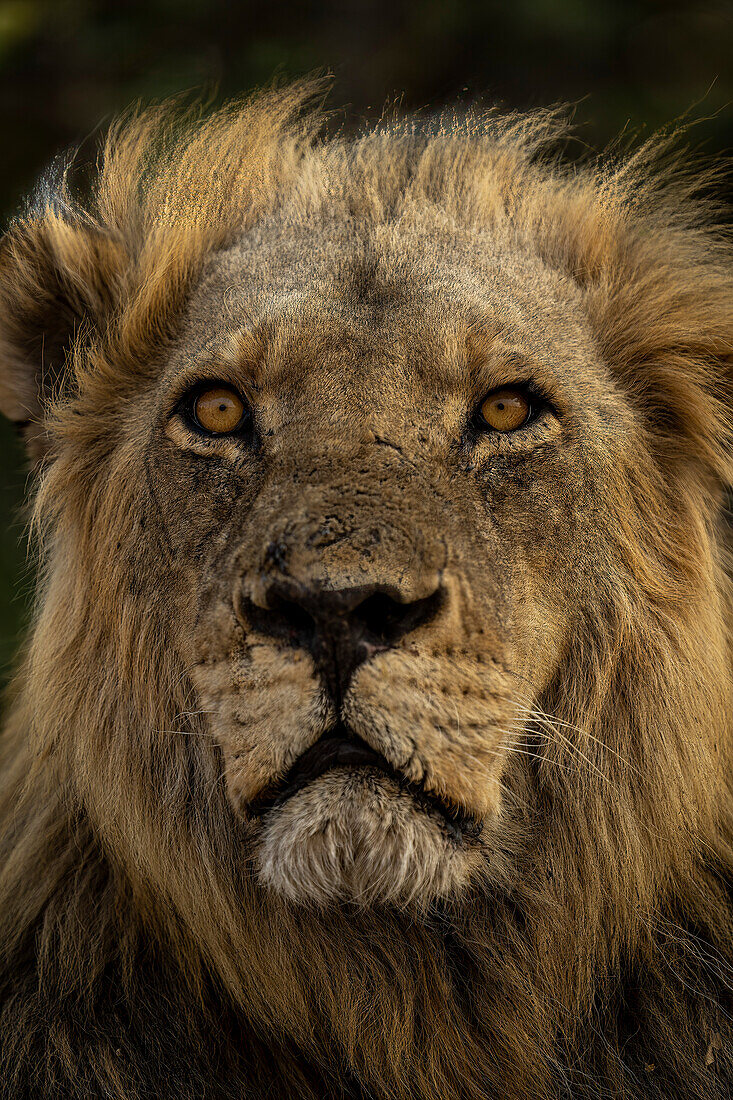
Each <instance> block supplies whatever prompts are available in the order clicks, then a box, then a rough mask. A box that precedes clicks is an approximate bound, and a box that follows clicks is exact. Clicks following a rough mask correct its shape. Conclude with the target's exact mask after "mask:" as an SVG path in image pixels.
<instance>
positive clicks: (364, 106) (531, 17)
mask: <svg viewBox="0 0 733 1100" xmlns="http://www.w3.org/2000/svg"><path fill="white" fill-rule="evenodd" d="M313 69H328V70H331V71H332V72H333V73H334V76H335V87H334V92H333V96H332V104H333V105H334V106H337V107H344V108H346V110H347V116H346V117H347V118H350V119H352V120H355V121H358V120H359V119H361V118H363V117H364V116H373V115H375V114H378V113H379V112H380V110H381V108H382V106H383V105H384V103H385V102H386V101H390V102H395V101H397V102H398V104H399V108H400V109H405V110H407V109H410V108H415V107H434V106H435V107H438V106H440V105H442V104H444V103H448V102H451V101H455V100H457V99H458V100H461V101H463V102H464V103H473V102H475V101H476V99H482V100H484V101H488V102H495V101H498V102H501V103H504V104H506V105H508V106H512V107H527V106H537V105H541V104H547V103H555V102H558V101H568V100H569V101H573V102H578V101H580V102H579V103H578V108H577V114H576V117H577V121H578V124H579V134H580V136H581V137H582V139H583V141H585V142H587V143H588V144H590V145H591V146H594V147H599V146H602V145H603V144H605V143H606V142H607V141H608V140H610V139H611V138H613V137H614V136H615V135H617V134H618V133H619V132H620V131H621V130H622V129H624V127H629V128H630V129H631V130H633V131H640V132H641V133H642V134H643V133H646V132H648V131H649V130H652V129H654V128H656V127H658V126H660V125H662V124H664V123H667V122H669V121H671V120H673V119H675V118H678V117H680V116H681V115H683V114H685V113H686V112H688V111H689V110H690V109H692V114H693V115H694V116H695V117H697V118H701V119H702V121H701V122H700V124H699V125H698V126H696V127H695V128H694V130H693V133H692V135H691V140H692V141H693V143H694V144H696V145H702V147H703V149H704V150H705V151H706V152H708V153H709V154H711V155H718V154H720V153H722V152H726V151H729V150H730V149H731V147H733V104H732V101H733V0H717V2H713V3H704V2H703V3H687V4H682V3H677V4H675V3H664V2H663V0H656V2H655V0H646V2H642V0H376V2H374V0H373V2H368V0H325V2H321V3H319V4H318V5H317V6H316V5H314V6H313V7H312V8H311V7H310V6H309V5H307V4H305V3H302V2H296V0H286V2H283V0H270V2H269V3H260V4H250V3H242V2H240V3H238V2H237V0H121V2H117V3H113V2H106V3H105V2H99V0H97V2H95V0H0V141H1V143H2V168H1V169H0V210H1V211H2V215H3V218H4V221H5V222H7V219H8V217H10V216H11V215H12V212H13V209H14V207H15V206H16V204H17V203H18V202H19V200H20V199H21V198H22V196H23V195H24V194H25V193H27V192H28V190H29V189H30V188H32V186H33V183H34V181H35V179H36V178H37V176H38V175H39V173H40V172H41V171H42V169H43V167H44V165H45V164H46V163H47V162H48V161H49V160H50V159H51V158H52V157H53V156H54V155H55V154H56V153H58V152H59V151H60V150H62V149H64V148H65V147H66V146H68V145H69V144H75V143H78V142H79V141H80V140H81V139H84V138H88V137H90V135H93V133H94V131H95V128H96V127H97V126H98V125H99V124H100V123H104V122H105V120H108V119H109V118H110V117H111V116H112V115H113V114H114V113H115V112H116V111H118V110H119V109H120V108H122V107H124V106H126V105H127V104H128V103H130V102H131V101H133V100H137V99H143V100H146V99H150V98H156V97H160V96H163V95H167V94H169V93H172V92H177V91H181V90H184V89H191V88H201V89H203V90H205V91H206V92H211V90H212V89H213V88H217V89H218V90H219V93H220V95H222V96H227V95H231V94H234V93H237V92H241V91H244V90H247V89H248V88H250V87H251V86H253V85H255V84H258V83H261V82H264V81H268V80H269V79H270V78H271V77H272V76H273V73H275V72H278V73H279V74H281V75H282V76H299V75H302V74H304V73H307V72H309V71H311V70H313ZM0 464H1V465H0V470H1V474H0V516H2V519H3V523H2V529H1V530H0V683H1V682H2V681H3V680H4V679H5V678H6V677H7V674H8V672H9V671H10V668H11V665H12V656H13V653H14V650H15V647H16V644H17V637H18V633H19V630H20V629H21V627H22V623H23V621H24V619H25V618H26V616H27V606H28V598H29V593H30V590H31V587H32V569H31V568H30V566H29V565H28V564H26V550H25V545H24V542H23V531H24V517H23V515H22V513H21V512H20V510H19V504H20V500H21V498H22V495H23V489H24V485H25V482H26V471H25V468H24V460H23V456H22V454H21V450H20V448H19V447H18V445H17V442H16V440H15V436H14V433H13V431H12V429H10V428H9V427H8V425H6V424H5V423H2V424H0Z"/></svg>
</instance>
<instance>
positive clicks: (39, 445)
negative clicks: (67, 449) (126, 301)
mask: <svg viewBox="0 0 733 1100" xmlns="http://www.w3.org/2000/svg"><path fill="white" fill-rule="evenodd" d="M123 262H124V260H123V248H122V246H121V244H120V243H119V241H116V240H114V239H112V237H111V236H110V235H109V234H108V233H105V232H103V231H102V230H101V229H100V228H99V227H98V226H95V225H94V224H93V223H91V222H89V221H85V220H84V219H82V218H78V219H70V218H67V217H64V216H62V215H60V214H59V213H57V212H55V211H53V210H50V209H49V210H46V211H45V212H43V213H42V214H41V215H38V216H32V217H31V216H28V217H26V218H25V219H22V220H19V221H17V222H16V223H15V224H14V225H13V226H12V228H11V229H10V230H9V231H8V233H7V234H6V235H5V237H3V239H2V241H0V412H2V413H4V414H5V416H7V417H9V418H10V419H11V420H14V421H15V422H16V423H17V424H19V425H20V426H21V427H22V428H23V430H24V433H25V435H26V438H27V442H28V446H29V450H30V452H31V454H32V456H33V457H34V458H40V457H41V456H42V454H43V453H44V451H45V430H44V418H45V412H46V409H47V407H48V404H49V403H50V401H51V400H52V398H53V397H54V396H55V395H57V394H58V393H60V392H61V391H62V389H63V387H64V385H65V383H66V381H67V373H68V367H67V356H68V352H69V349H70V348H71V346H72V344H73V342H74V340H75V338H76V336H77V334H78V333H79V331H80V330H83V331H89V330H94V329H95V328H96V329H100V328H101V327H102V326H104V324H105V323H106V321H107V320H108V318H109V316H110V314H111V312H112V310H113V308H114V305H115V302H116V300H117V297H118V294H119V287H120V283H121V275H122V270H123Z"/></svg>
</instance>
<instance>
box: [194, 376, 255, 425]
mask: <svg viewBox="0 0 733 1100" xmlns="http://www.w3.org/2000/svg"><path fill="white" fill-rule="evenodd" d="M245 413H246V408H245V404H244V401H242V398H241V397H240V396H239V394H238V393H236V392H235V390H230V389H229V388H228V387H227V386H212V387H211V389H209V390H202V392H201V393H200V394H199V395H198V397H197V398H196V399H195V401H194V403H193V415H194V419H195V420H196V423H197V424H198V426H199V427H201V428H203V429H204V431H205V432H211V434H212V435H224V434H226V433H227V432H233V431H236V429H237V428H238V427H239V426H240V425H241V423H242V421H243V419H244V416H245Z"/></svg>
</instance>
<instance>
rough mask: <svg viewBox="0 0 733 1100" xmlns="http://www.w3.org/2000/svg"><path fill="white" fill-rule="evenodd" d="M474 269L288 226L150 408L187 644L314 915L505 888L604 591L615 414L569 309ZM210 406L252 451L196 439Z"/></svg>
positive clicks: (213, 275) (247, 795)
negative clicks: (568, 682)
mask: <svg viewBox="0 0 733 1100" xmlns="http://www.w3.org/2000/svg"><path fill="white" fill-rule="evenodd" d="M452 251H453V248H452V245H451V241H450V240H446V239H442V238H441V237H439V236H434V237H430V236H428V235H426V234H425V233H424V232H422V233H420V232H417V231H413V232H412V233H405V234H404V235H403V236H401V237H398V238H396V239H393V240H392V241H390V242H386V241H385V242H383V243H382V242H375V241H371V242H364V241H360V242H356V243H354V242H353V241H350V240H349V234H348V233H347V232H341V233H335V232H334V231H333V230H332V229H331V231H330V232H328V231H327V230H326V229H324V227H318V229H317V231H314V232H312V233H311V234H310V235H306V234H303V235H302V236H301V237H300V238H296V239H293V238H292V236H291V238H290V239H289V240H286V238H285V233H284V231H281V230H280V229H279V228H278V227H277V226H273V227H271V229H270V232H269V235H265V236H263V235H262V234H261V233H260V234H258V238H257V242H256V244H255V242H250V241H247V240H246V239H245V240H244V241H243V242H242V243H240V244H239V245H237V246H236V247H235V248H233V249H232V250H230V251H229V252H228V253H226V254H225V255H224V256H223V257H219V258H217V259H216V260H215V261H213V262H212V263H211V264H210V266H209V270H208V273H207V275H206V277H205V278H204V280H203V282H202V285H201V287H200V289H199V291H198V293H197V295H196V296H195V298H194V301H193V303H192V305H191V308H190V311H189V315H188V321H187V324H186V328H185V331H184V333H183V335H182V337H181V339H180V341H179V344H178V346H177V348H176V349H175V350H174V352H173V353H172V354H171V356H170V358H169V361H168V364H167V366H166V369H165V371H164V373H163V377H162V380H161V381H160V383H159V386H158V400H159V412H158V416H157V419H156V422H155V424H154V426H153V428H152V430H151V435H150V442H149V459H148V470H149V476H151V477H152V478H154V481H155V496H156V499H157V500H158V501H159V502H160V507H161V511H162V519H163V522H164V527H165V530H166V538H167V539H169V540H170V544H171V555H172V560H173V563H174V571H175V575H176V576H177V578H178V592H179V596H180V602H179V607H178V610H177V627H176V636H177V639H178V643H177V644H178V645H179V646H180V651H181V654H182V657H183V660H184V662H185V664H186V666H187V667H188V668H189V669H190V670H191V675H192V679H193V682H194V685H195V688H196V691H197V693H198V702H197V706H198V709H199V710H200V711H201V712H202V713H203V716H204V717H205V720H206V722H207V724H208V730H209V731H210V733H211V735H212V736H213V738H214V740H215V742H216V744H217V745H218V746H219V747H220V749H221V754H222V758H223V768H224V774H225V782H226V790H227V795H228V799H229V801H230V803H231V806H232V807H233V809H234V811H235V813H236V814H237V815H238V817H239V818H240V819H241V820H242V821H243V822H244V823H245V826H246V832H247V835H248V837H249V840H250V843H251V845H252V853H253V855H254V859H255V862H256V866H257V869H258V876H259V879H260V881H261V882H262V883H263V884H266V885H267V886H268V887H271V888H273V889H275V890H276V891H279V892H280V893H281V894H283V895H285V896H286V897H288V898H290V899H292V900H295V901H315V902H318V903H326V902H329V901H333V900H336V899H341V900H349V901H356V902H361V903H376V902H389V903H394V904H399V905H405V904H408V903H410V902H411V901H412V900H415V899H420V902H421V904H424V903H425V902H429V901H431V900H433V899H436V898H441V897H447V896H450V895H452V894H455V893H457V892H459V891H460V890H462V889H463V888H464V887H465V886H466V885H467V884H468V883H469V882H470V881H472V880H473V879H474V878H475V877H476V876H478V875H484V876H485V875H487V874H488V875H489V876H490V875H491V874H492V869H493V870H494V871H495V872H496V873H498V868H493V863H492V847H493V846H494V844H495V841H496V838H497V835H500V834H501V831H502V829H503V827H504V824H503V818H502V774H503V770H504V767H505V762H506V759H507V754H508V753H510V752H511V751H512V749H513V748H516V742H517V740H518V739H519V740H521V731H522V728H523V726H524V724H525V721H526V717H527V715H528V713H529V712H530V711H531V708H532V706H533V704H534V702H535V701H536V699H537V697H538V695H539V694H540V693H541V692H542V690H543V689H544V688H545V687H546V685H547V684H548V682H549V681H550V680H551V678H552V676H553V673H554V671H555V670H556V668H557V665H558V661H559V659H560V656H561V654H562V651H563V647H564V645H565V639H566V636H567V632H568V630H569V624H570V622H571V619H572V611H571V609H572V608H573V607H577V606H578V603H579V601H580V600H581V599H582V597H583V589H584V587H587V576H586V574H587V569H586V567H585V563H587V562H588V560H589V558H590V555H591V551H590V549H589V547H588V545H587V543H586V541H585V540H586V538H587V532H585V533H584V525H583V519H584V509H585V508H587V507H589V505H588V503H587V502H589V501H592V499H593V497H594V490H593V484H594V481H597V480H598V479H600V478H602V477H603V476H604V470H603V467H602V463H601V462H600V461H599V462H597V463H595V465H594V463H593V461H592V460H591V459H590V458H589V456H590V455H592V454H593V453H594V452H595V453H600V454H601V455H602V454H603V451H602V447H601V441H602V439H603V437H604V435H607V434H608V432H609V428H608V424H609V420H612V419H613V416H614V408H613V405H614V394H613V390H612V387H611V385H610V383H609V380H608V379H607V378H606V377H605V376H604V372H603V370H602V368H601V367H600V365H599V364H598V362H597V359H596V358H595V357H594V351H593V346H592V340H591V338H590V335H589V332H588V331H587V328H586V326H585V324H584V321H583V317H582V313H581V310H580V309H579V308H578V305H577V302H576V301H575V299H574V296H573V294H572V293H571V292H569V287H568V285H566V284H564V283H561V281H560V280H559V279H558V278H557V277H555V276H551V275H550V274H549V273H548V271H547V270H546V269H545V268H544V267H543V266H542V265H541V263H540V262H539V261H537V260H533V261H530V260H526V261H522V262H518V261H517V260H516V258H514V259H511V260H508V259H507V258H506V257H503V256H502V255H501V254H497V253H496V251H495V250H494V251H492V247H491V242H490V241H488V240H487V241H485V242H483V245H482V248H481V249H478V248H477V249H476V252H478V253H480V260H475V261H474V262H473V267H472V269H471V268H469V269H468V270H467V269H466V264H465V258H462V260H461V269H460V271H459V269H458V267H457V266H456V263H455V260H454V257H453V255H452ZM375 256H378V257H379V258H378V259H374V258H373V257H375ZM334 271H336V273H337V274H336V275H334V274H333V272H334ZM395 273H397V274H395ZM589 365H590V366H592V373H590V378H589ZM507 388H509V389H510V390H511V391H513V392H516V393H518V394H519V395H520V398H521V399H523V400H525V401H526V403H527V408H526V409H525V408H524V407H522V409H521V412H520V418H521V423H519V424H518V426H517V427H516V428H514V427H511V428H510V430H502V429H501V428H500V429H499V430H497V429H496V428H493V427H491V425H490V424H488V423H486V422H484V421H482V420H481V419H480V416H479V415H478V414H477V410H479V409H480V407H481V404H482V402H483V401H484V400H485V398H486V396H487V395H491V394H495V393H497V392H498V393H500V394H501V393H502V392H503V391H504V390H505V389H507ZM211 394H213V396H214V399H217V395H218V396H221V395H222V394H223V395H224V397H223V399H222V400H223V402H224V403H223V404H221V412H222V414H223V415H225V416H226V415H227V400H229V401H230V402H231V401H234V402H235V409H234V417H235V419H236V417H237V415H239V416H240V419H239V421H238V422H237V423H236V424H235V427H234V430H230V423H233V421H231V422H230V421H227V420H224V421H223V422H222V424H223V426H224V427H225V429H227V430H225V431H223V432H218V431H216V430H214V431H211V430H207V428H206V427H205V426H204V425H202V424H201V422H200V421H199V420H198V418H197V412H196V409H197V408H199V409H203V410H204V413H205V414H206V415H208V411H207V410H208V406H207V404H206V402H207V401H210V395H211ZM201 395H203V399H204V400H203V404H202V403H201ZM516 400H519V398H516ZM616 400H617V403H618V399H616ZM502 408H503V405H502ZM525 413H526V415H525ZM617 415H620V413H619V414H617ZM210 423H212V421H211V419H210V418H209V419H206V424H210ZM214 424H215V427H216V426H218V422H214ZM596 532H597V528H596ZM595 552H596V553H602V552H603V551H602V547H598V546H596V550H595ZM519 751H521V749H520V750H519Z"/></svg>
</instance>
